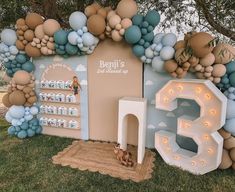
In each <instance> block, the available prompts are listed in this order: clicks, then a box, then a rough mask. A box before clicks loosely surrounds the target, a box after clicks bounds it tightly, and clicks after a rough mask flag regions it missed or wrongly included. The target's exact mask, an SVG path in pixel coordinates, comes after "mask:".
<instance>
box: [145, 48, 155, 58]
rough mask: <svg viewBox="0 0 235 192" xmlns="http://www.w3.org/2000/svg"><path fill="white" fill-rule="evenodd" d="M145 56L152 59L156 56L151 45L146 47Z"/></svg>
mask: <svg viewBox="0 0 235 192" xmlns="http://www.w3.org/2000/svg"><path fill="white" fill-rule="evenodd" d="M145 56H146V57H147V58H150V59H152V58H153V57H154V53H153V50H152V49H151V47H149V48H147V49H145Z"/></svg>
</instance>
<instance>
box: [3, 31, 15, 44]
mask: <svg viewBox="0 0 235 192" xmlns="http://www.w3.org/2000/svg"><path fill="white" fill-rule="evenodd" d="M1 40H2V42H3V43H5V44H6V45H8V46H11V45H14V44H15V42H16V40H17V36H16V32H15V31H14V30H12V29H4V30H2V33H1Z"/></svg>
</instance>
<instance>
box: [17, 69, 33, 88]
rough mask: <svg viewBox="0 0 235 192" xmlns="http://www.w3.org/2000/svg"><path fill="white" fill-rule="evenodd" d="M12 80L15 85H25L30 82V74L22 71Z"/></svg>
mask: <svg viewBox="0 0 235 192" xmlns="http://www.w3.org/2000/svg"><path fill="white" fill-rule="evenodd" d="M13 78H14V81H15V83H16V84H17V85H27V84H29V83H30V80H31V76H30V74H29V73H28V72H26V71H23V70H20V71H17V72H16V73H15V74H14V77H13Z"/></svg>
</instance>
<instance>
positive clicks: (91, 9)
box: [85, 5, 97, 17]
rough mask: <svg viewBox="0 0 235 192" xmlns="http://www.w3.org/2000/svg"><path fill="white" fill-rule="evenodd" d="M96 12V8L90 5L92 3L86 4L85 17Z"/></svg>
mask: <svg viewBox="0 0 235 192" xmlns="http://www.w3.org/2000/svg"><path fill="white" fill-rule="evenodd" d="M96 12H97V10H96V8H95V7H94V6H92V5H89V6H87V7H86V9H85V15H86V16H87V17H90V16H92V15H95V14H96Z"/></svg>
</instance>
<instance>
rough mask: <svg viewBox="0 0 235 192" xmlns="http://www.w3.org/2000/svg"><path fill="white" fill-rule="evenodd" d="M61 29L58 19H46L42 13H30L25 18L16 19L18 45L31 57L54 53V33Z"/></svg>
mask: <svg viewBox="0 0 235 192" xmlns="http://www.w3.org/2000/svg"><path fill="white" fill-rule="evenodd" d="M59 29H60V24H59V23H58V22H57V21H56V20H54V19H47V20H46V21H44V19H43V17H42V16H41V15H39V14H37V13H29V14H28V15H27V16H26V18H25V19H23V18H20V19H18V20H17V21H16V34H17V38H18V40H17V41H16V47H17V48H18V49H19V50H22V51H25V52H26V54H27V55H28V56H30V57H39V56H40V55H51V54H54V53H55V52H54V39H53V35H54V33H55V32H56V31H58V30H59Z"/></svg>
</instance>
